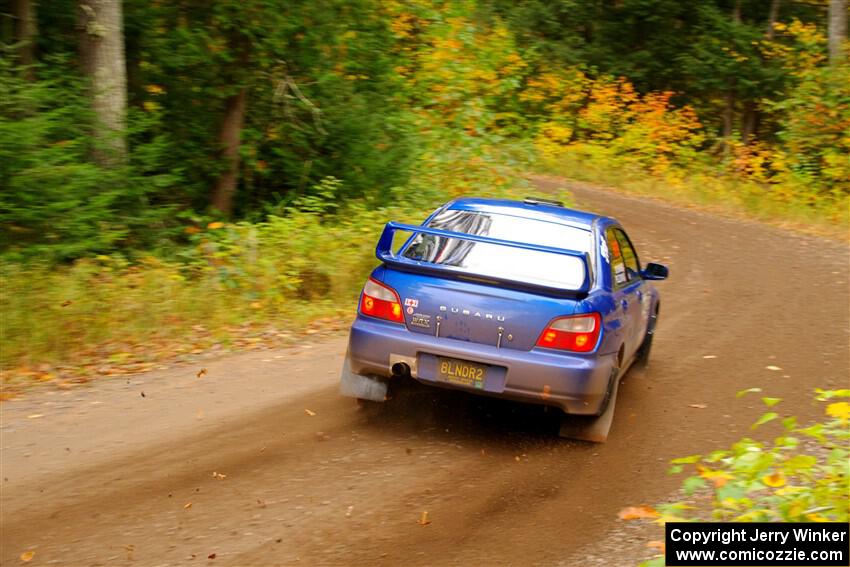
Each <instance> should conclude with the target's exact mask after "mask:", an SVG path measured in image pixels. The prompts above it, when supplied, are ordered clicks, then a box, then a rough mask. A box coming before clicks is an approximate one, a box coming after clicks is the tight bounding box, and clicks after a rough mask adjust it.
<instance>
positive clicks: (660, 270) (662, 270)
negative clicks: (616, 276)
mask: <svg viewBox="0 0 850 567" xmlns="http://www.w3.org/2000/svg"><path fill="white" fill-rule="evenodd" d="M640 275H641V277H642V278H643V279H645V280H666V279H667V276H668V275H670V270H668V269H667V266H665V265H663V264H653V263H652V262H650V263H649V264H647V265H646V267H645V268H644V269H643V271H642V272H641V273H640Z"/></svg>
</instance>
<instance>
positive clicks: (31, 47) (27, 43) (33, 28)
mask: <svg viewBox="0 0 850 567" xmlns="http://www.w3.org/2000/svg"><path fill="white" fill-rule="evenodd" d="M35 10H36V6H35V0H15V42H16V43H18V44H19V45H20V46H19V47H18V60H19V62H20V63H21V65H23V66H25V67H27V70H26V75H27V78H29V79H30V80H33V79H35V71H34V70H33V69H32V64H33V63H35V42H36V39H37V38H38V20H37V19H36V11H35Z"/></svg>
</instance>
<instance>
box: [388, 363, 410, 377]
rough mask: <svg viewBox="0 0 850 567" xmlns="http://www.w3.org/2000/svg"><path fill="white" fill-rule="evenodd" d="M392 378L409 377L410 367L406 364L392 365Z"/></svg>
mask: <svg viewBox="0 0 850 567" xmlns="http://www.w3.org/2000/svg"><path fill="white" fill-rule="evenodd" d="M391 370H392V373H393V376H398V377H400V376H410V366H408V365H407V363H406V362H396V363H395V364H393V365H392V368H391Z"/></svg>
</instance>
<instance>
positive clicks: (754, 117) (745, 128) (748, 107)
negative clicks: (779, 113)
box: [741, 100, 759, 144]
mask: <svg viewBox="0 0 850 567" xmlns="http://www.w3.org/2000/svg"><path fill="white" fill-rule="evenodd" d="M758 119H759V113H758V108H757V107H756V103H755V101H752V100H748V101H747V102H745V103H744V112H743V114H742V116H741V141H742V142H744V143H745V144H749V143H750V141H751V140H752V139H753V137H754V135H755V133H756V128H758Z"/></svg>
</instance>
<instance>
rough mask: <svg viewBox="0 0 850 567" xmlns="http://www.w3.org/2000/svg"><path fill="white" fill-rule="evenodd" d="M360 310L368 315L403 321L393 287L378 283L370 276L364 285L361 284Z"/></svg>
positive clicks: (398, 321)
mask: <svg viewBox="0 0 850 567" xmlns="http://www.w3.org/2000/svg"><path fill="white" fill-rule="evenodd" d="M360 312H361V313H362V314H364V315H368V316H370V317H377V318H378V319H386V320H387V321H393V322H395V323H404V315H402V313H401V301H399V299H398V294H397V293H396V292H395V290H394V289H393V288H391V287H388V286H385V285H383V284H380V283H378V282H376V281H375V280H373V279H372V278H369V279H368V280H366V285H365V286H363V295H362V297H361V298H360Z"/></svg>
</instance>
